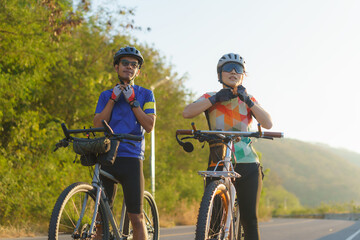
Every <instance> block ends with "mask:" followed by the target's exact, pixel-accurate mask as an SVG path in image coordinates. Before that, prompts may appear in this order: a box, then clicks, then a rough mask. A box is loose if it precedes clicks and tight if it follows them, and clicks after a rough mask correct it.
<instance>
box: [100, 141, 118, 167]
mask: <svg viewBox="0 0 360 240" xmlns="http://www.w3.org/2000/svg"><path fill="white" fill-rule="evenodd" d="M110 142H111V147H110V151H108V152H107V153H102V154H99V155H98V161H99V162H100V164H101V165H104V166H112V165H113V164H114V162H115V159H116V155H117V150H118V147H119V144H120V141H119V140H116V139H111V140H110Z"/></svg>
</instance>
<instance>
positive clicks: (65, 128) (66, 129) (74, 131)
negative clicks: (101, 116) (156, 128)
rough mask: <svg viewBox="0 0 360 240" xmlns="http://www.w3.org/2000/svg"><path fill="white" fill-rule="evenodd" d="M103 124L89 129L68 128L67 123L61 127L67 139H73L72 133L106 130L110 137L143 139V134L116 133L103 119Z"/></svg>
mask: <svg viewBox="0 0 360 240" xmlns="http://www.w3.org/2000/svg"><path fill="white" fill-rule="evenodd" d="M102 124H103V126H104V127H102V128H89V129H68V128H67V127H66V125H65V123H62V124H61V127H62V129H63V132H64V135H65V137H66V139H71V137H70V134H76V133H95V132H105V133H107V134H108V135H109V136H110V137H114V138H116V139H118V140H122V139H127V140H133V141H141V140H142V136H137V135H132V134H127V133H114V131H113V130H112V128H111V127H110V126H109V124H108V123H107V122H106V121H105V120H102Z"/></svg>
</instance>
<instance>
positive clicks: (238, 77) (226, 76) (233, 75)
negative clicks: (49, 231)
mask: <svg viewBox="0 0 360 240" xmlns="http://www.w3.org/2000/svg"><path fill="white" fill-rule="evenodd" d="M221 79H222V81H223V82H224V83H225V84H226V85H229V86H230V87H236V86H239V85H241V84H242V81H243V79H244V74H243V73H237V72H236V71H235V69H233V70H231V72H225V71H222V72H221Z"/></svg>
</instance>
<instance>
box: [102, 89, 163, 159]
mask: <svg viewBox="0 0 360 240" xmlns="http://www.w3.org/2000/svg"><path fill="white" fill-rule="evenodd" d="M133 88H134V91H135V97H136V100H137V101H139V103H140V107H141V108H142V110H143V111H144V112H145V113H146V114H154V115H156V108H155V98H154V94H153V92H152V91H151V90H149V89H146V88H143V87H140V86H137V85H133ZM111 94H112V89H110V90H106V91H104V92H102V93H101V94H100V97H99V100H98V103H97V106H96V110H95V113H101V112H102V111H103V109H104V108H105V106H106V104H107V103H108V101H109V99H110V97H111ZM109 125H110V127H111V128H112V129H113V131H114V133H128V134H133V135H138V136H143V140H142V141H141V142H135V141H130V140H126V141H129V142H132V143H134V144H135V146H132V145H131V144H127V143H121V144H120V145H119V148H118V153H117V156H118V157H135V158H140V159H142V160H144V152H145V138H144V133H145V129H144V128H143V127H142V126H141V125H140V123H139V122H138V121H137V119H136V117H135V115H134V113H133V111H132V110H131V107H130V105H129V103H127V102H126V100H125V97H124V95H123V94H121V96H120V98H119V99H118V101H117V102H116V103H115V105H114V108H113V110H112V114H111V117H110V121H109Z"/></svg>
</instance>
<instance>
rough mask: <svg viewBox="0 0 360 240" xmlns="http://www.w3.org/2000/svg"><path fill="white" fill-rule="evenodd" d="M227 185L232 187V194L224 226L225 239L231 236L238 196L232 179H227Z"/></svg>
mask: <svg viewBox="0 0 360 240" xmlns="http://www.w3.org/2000/svg"><path fill="white" fill-rule="evenodd" d="M225 185H226V186H228V187H229V188H230V189H229V190H230V191H229V193H230V194H229V195H230V199H229V200H230V201H229V205H228V206H227V216H226V222H225V226H224V239H228V238H229V236H230V228H231V222H232V221H233V217H234V216H233V215H232V212H233V208H234V205H235V197H236V195H235V194H236V190H235V187H234V185H233V184H232V183H231V181H230V179H225Z"/></svg>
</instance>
